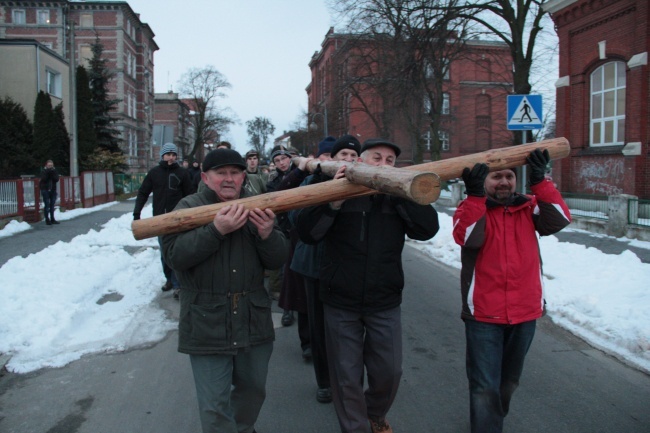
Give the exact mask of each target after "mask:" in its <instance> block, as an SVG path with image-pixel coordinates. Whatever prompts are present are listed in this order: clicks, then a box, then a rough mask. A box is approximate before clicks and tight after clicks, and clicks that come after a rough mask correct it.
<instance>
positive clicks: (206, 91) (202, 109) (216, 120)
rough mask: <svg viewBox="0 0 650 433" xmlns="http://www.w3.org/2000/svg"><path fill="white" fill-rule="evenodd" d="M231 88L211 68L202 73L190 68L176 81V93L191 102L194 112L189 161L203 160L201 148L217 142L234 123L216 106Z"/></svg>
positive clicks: (219, 73)
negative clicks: (192, 143)
mask: <svg viewBox="0 0 650 433" xmlns="http://www.w3.org/2000/svg"><path fill="white" fill-rule="evenodd" d="M230 87H231V85H230V83H229V82H228V80H227V79H226V77H225V76H224V75H223V74H221V72H219V71H218V70H217V69H216V68H215V67H214V66H211V65H208V66H205V67H204V68H202V69H199V68H191V69H190V70H188V71H187V72H186V73H184V74H183V76H182V77H181V79H180V81H179V91H180V93H181V95H182V96H183V97H186V98H189V99H190V105H191V107H190V108H191V110H192V111H194V115H193V116H192V123H193V125H194V132H195V134H196V135H195V139H194V145H193V147H192V149H191V151H190V154H189V155H188V156H189V157H190V159H203V145H204V144H205V143H206V142H210V141H217V140H218V139H219V137H220V136H221V135H223V134H224V133H225V132H227V131H228V129H229V127H230V125H231V124H233V123H234V122H235V120H234V118H233V117H231V116H230V114H229V110H228V109H227V108H223V109H222V108H219V107H218V103H219V102H220V100H221V99H223V98H225V97H226V95H225V93H224V91H225V90H226V89H229V88H230Z"/></svg>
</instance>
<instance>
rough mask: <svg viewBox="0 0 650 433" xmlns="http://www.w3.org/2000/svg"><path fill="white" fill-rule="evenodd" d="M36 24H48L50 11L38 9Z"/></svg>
mask: <svg viewBox="0 0 650 433" xmlns="http://www.w3.org/2000/svg"><path fill="white" fill-rule="evenodd" d="M36 22H37V23H38V24H49V23H50V11H49V10H47V9H39V10H38V11H36Z"/></svg>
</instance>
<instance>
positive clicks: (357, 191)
mask: <svg viewBox="0 0 650 433" xmlns="http://www.w3.org/2000/svg"><path fill="white" fill-rule="evenodd" d="M535 149H547V150H548V152H549V155H550V157H551V159H560V158H564V157H566V156H568V155H569V152H570V147H569V142H568V141H567V140H566V139H565V138H554V139H551V140H544V141H540V142H537V143H530V144H524V145H520V146H511V147H505V148H501V149H493V150H488V151H485V152H480V153H475V154H471V155H467V156H460V157H456V158H449V159H446V160H441V161H434V162H428V163H425V164H418V165H413V166H410V167H404V168H403V169H404V170H415V171H432V172H434V173H436V174H438V176H439V177H440V179H441V180H449V179H454V178H457V177H460V176H461V174H462V172H463V169H464V168H465V167H472V166H474V164H476V163H485V164H487V165H488V166H489V167H490V171H497V170H503V169H505V168H513V167H517V166H520V165H524V164H526V157H527V156H528V155H529V154H530V152H532V151H533V150H535ZM371 194H377V191H376V190H373V189H371V188H367V187H365V186H362V185H355V184H353V183H351V182H350V181H349V180H348V179H336V180H331V181H329V182H324V183H320V184H316V185H308V186H304V187H300V188H293V189H289V190H285V191H277V192H272V193H268V194H262V195H257V196H254V197H248V198H244V199H239V200H233V201H229V202H226V203H217V204H213V205H208V206H201V207H196V208H191V209H180V210H176V211H173V212H170V213H166V214H164V215H158V216H156V217H153V218H146V219H142V220H138V221H133V223H132V224H131V229H132V231H133V236H134V237H135V239H138V240H139V239H146V238H150V237H154V236H162V235H166V234H170V233H178V232H182V231H186V230H191V229H194V228H196V227H200V226H203V225H205V224H208V223H210V222H211V221H212V219H213V218H214V216H215V215H216V213H217V212H218V210H219V209H221V208H223V207H225V206H228V205H230V204H234V203H241V204H242V205H244V206H245V207H246V209H255V208H259V209H271V210H273V212H275V213H281V212H286V211H289V210H292V209H298V208H302V207H307V206H315V205H319V204H324V203H329V202H331V201H336V200H344V199H350V198H355V197H361V196H364V195H371Z"/></svg>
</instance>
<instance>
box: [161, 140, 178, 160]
mask: <svg viewBox="0 0 650 433" xmlns="http://www.w3.org/2000/svg"><path fill="white" fill-rule="evenodd" d="M166 153H175V154H176V155H178V148H177V147H176V145H175V144H174V143H165V144H163V146H162V147H161V148H160V159H162V157H163V155H164V154H166Z"/></svg>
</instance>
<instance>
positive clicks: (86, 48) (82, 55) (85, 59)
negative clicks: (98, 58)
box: [79, 45, 93, 69]
mask: <svg viewBox="0 0 650 433" xmlns="http://www.w3.org/2000/svg"><path fill="white" fill-rule="evenodd" d="M92 58H93V50H92V48H91V47H90V45H81V46H80V47H79V65H80V66H83V67H84V68H86V69H90V61H91V60H92Z"/></svg>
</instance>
